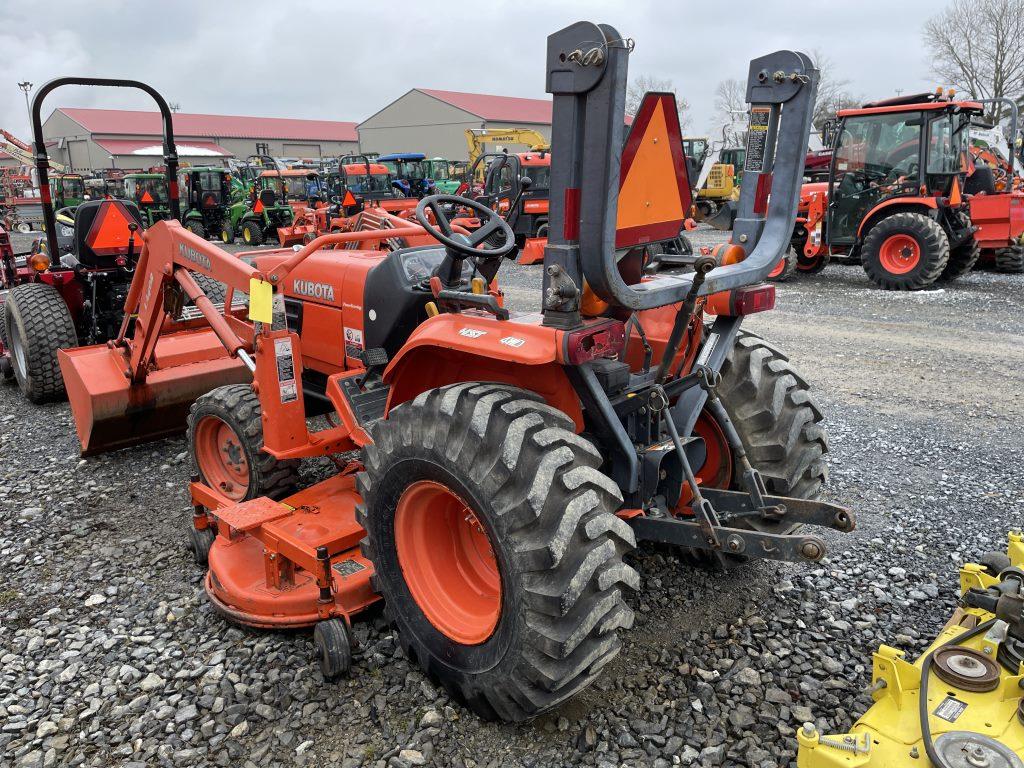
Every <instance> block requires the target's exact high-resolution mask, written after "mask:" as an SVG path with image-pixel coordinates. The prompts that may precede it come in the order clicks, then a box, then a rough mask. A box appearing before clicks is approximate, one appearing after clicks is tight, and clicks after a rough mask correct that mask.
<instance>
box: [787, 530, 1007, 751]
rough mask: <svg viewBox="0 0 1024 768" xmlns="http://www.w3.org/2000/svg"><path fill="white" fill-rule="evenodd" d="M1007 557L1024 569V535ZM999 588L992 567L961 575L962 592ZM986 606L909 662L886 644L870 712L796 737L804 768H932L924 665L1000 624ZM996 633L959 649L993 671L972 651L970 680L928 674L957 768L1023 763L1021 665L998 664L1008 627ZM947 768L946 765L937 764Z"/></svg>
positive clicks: (936, 714)
mask: <svg viewBox="0 0 1024 768" xmlns="http://www.w3.org/2000/svg"><path fill="white" fill-rule="evenodd" d="M1007 554H1008V555H1009V558H1010V562H1011V564H1012V565H1013V566H1014V567H1017V568H1020V567H1022V566H1024V536H1022V535H1021V534H1020V533H1011V534H1010V536H1009V547H1008V551H1007ZM998 583H999V579H998V578H996V577H994V576H991V575H989V573H988V572H987V571H986V569H985V568H984V567H983V566H981V565H977V564H974V563H967V564H965V565H964V566H963V568H962V569H961V571H960V588H961V593H962V594H966V593H967V591H968V590H969V589H971V588H977V589H987V588H989V587H992V586H994V585H996V584H998ZM995 618H996V617H995V615H994V614H992V613H989V612H988V611H986V610H982V609H980V608H970V607H967V608H957V610H956V612H955V613H954V614H953V616H952V618H951V619H950V620H949V622H948V623H947V624H946V626H945V627H944V628H943V630H942V632H940V633H939V635H938V637H936V638H935V641H934V642H933V643H932V644H931V645H930V646H929V647H928V648H927V649H926V650H925V652H924V653H923V654H921V656H920V657H919V658H918V659H917V660H915V661H914V662H909V661H907V660H906V659H905V654H904V652H903V651H899V650H897V649H895V648H890V647H889V646H886V645H883V646H881V647H879V649H878V651H877V652H875V654H874V670H873V673H872V678H871V680H872V691H873V693H872V697H873V699H874V701H875V703H874V705H872V707H871V708H870V709H869V710H868V711H867V712H865V713H864V715H863V716H862V717H861V718H860V720H858V721H857V723H856V724H855V725H854V726H853V728H852V729H851V730H850V731H849V732H848V733H840V734H827V735H825V734H819V733H818V732H817V730H816V729H815V728H814V726H813V724H807V725H805V726H804V727H803V728H802V729H800V731H799V732H798V734H797V738H798V741H799V743H800V750H799V754H798V756H797V766H798V768H839V767H840V766H842V767H843V768H861V767H862V766H870V768H911V767H916V766H920V768H929V766H932V763H931V761H930V760H929V759H928V757H927V755H926V750H925V746H924V742H923V738H922V733H921V719H920V714H919V707H920V693H921V680H922V675H921V672H922V667H923V664H924V662H925V659H927V657H928V656H929V654H931V653H932V652H933V651H935V650H937V649H938V648H940V647H941V646H943V645H945V644H947V643H949V642H950V641H952V640H954V639H955V638H957V637H960V636H963V635H964V634H965V633H968V632H970V630H972V629H974V628H975V627H978V626H979V625H981V624H983V623H985V622H989V621H991V620H993V619H995ZM1000 623H1001V622H997V623H996V624H994V625H993V627H992V628H990V629H988V630H986V631H983V632H981V633H979V634H977V635H976V636H975V637H972V638H970V639H967V640H965V641H963V642H962V643H959V644H957V651H958V652H959V651H960V650H961V649H972V650H973V651H977V652H979V653H980V654H981V656H983V657H984V660H987V659H991V660H992V662H991V668H990V667H989V666H988V665H987V664H986V663H985V661H984V660H981V661H974V657H973V656H971V655H970V654H969V652H968V654H967V655H962V654H961V655H960V661H959V669H961V670H962V671H963V672H964V673H965V674H964V680H965V681H970V680H972V679H973V680H974V682H973V683H972V682H965V683H964V684H960V683H956V684H954V683H951V682H949V680H950V675H949V674H948V673H947V674H945V675H944V676H945V677H946V679H945V680H943V678H942V677H940V675H939V672H938V670H937V667H938V664H937V663H933V664H932V666H931V669H930V671H929V678H928V685H927V695H928V712H929V713H930V714H929V720H928V722H929V726H930V728H931V737H932V740H933V742H934V743H935V744H936V745H937V747H939V750H938V751H939V754H940V755H941V756H942V757H944V758H947V759H948V758H951V759H948V760H947V761H948V765H949V766H950V768H953V767H955V768H960V766H964V767H965V768H967V767H971V766H977V768H1020V767H1021V766H1024V720H1022V717H1024V713H1022V710H1021V706H1022V696H1024V690H1022V688H1021V684H1022V682H1024V674H1022V671H1024V670H1022V668H1021V667H1022V666H1024V665H1018V668H1017V669H1016V670H1014V672H1013V673H1011V672H1010V671H1008V670H1007V668H1006V667H1005V666H1004V665H1002V664H999V663H995V660H996V658H997V655H998V654H999V646H1000V643H1001V642H1003V641H1004V640H1005V624H1004V625H1003V627H1002V628H1000ZM996 668H997V669H998V681H997V682H996V681H993V683H990V684H989V685H988V686H986V685H984V682H983V680H982V678H987V675H986V672H985V670H986V669H991V670H992V671H993V672H994V670H995V669H996ZM993 684H994V688H992V690H988V691H969V690H965V689H964V687H963V685H967V687H990V686H991V685H993ZM936 768H946V766H936Z"/></svg>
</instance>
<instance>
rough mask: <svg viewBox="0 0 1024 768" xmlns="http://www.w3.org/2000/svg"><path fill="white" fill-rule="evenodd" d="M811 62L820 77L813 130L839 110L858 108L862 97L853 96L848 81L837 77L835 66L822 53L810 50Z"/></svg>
mask: <svg viewBox="0 0 1024 768" xmlns="http://www.w3.org/2000/svg"><path fill="white" fill-rule="evenodd" d="M811 60H812V61H813V62H814V66H816V67H817V68H818V71H819V72H820V73H821V76H820V78H819V80H818V98H817V101H815V103H814V117H813V122H814V126H815V128H819V129H820V128H821V126H822V125H823V124H824V122H825V121H826V120H828V119H829V118H833V117H835V116H836V112H838V111H839V110H841V109H849V108H851V107H859V106H860V104H861V102H862V101H863V97H861V96H855V95H854V94H853V93H852V92H851V91H850V90H849V85H850V81H849V80H844V79H842V78H840V77H837V76H836V74H835V64H834V63H833V62H832V59H830V58H829V57H828V55H827V54H825V53H824V52H823V51H820V50H817V49H815V50H812V51H811Z"/></svg>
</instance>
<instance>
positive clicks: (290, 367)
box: [274, 339, 299, 403]
mask: <svg viewBox="0 0 1024 768" xmlns="http://www.w3.org/2000/svg"><path fill="white" fill-rule="evenodd" d="M274 357H275V358H276V359H277V382H278V386H279V387H280V390H281V402H282V403H294V402H295V401H296V400H297V399H298V398H299V388H298V385H297V384H296V382H295V358H294V357H293V356H292V340H291V339H274Z"/></svg>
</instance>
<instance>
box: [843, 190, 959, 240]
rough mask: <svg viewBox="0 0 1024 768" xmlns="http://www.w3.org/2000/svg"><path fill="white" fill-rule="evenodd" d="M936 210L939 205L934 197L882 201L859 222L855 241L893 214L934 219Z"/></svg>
mask: <svg viewBox="0 0 1024 768" xmlns="http://www.w3.org/2000/svg"><path fill="white" fill-rule="evenodd" d="M938 209H939V204H938V202H936V200H935V198H934V197H895V198H893V199H892V200H884V201H883V202H881V203H879V204H878V205H876V206H875V207H874V208H872V209H871V210H870V211H868V213H867V215H866V216H865V217H864V219H863V221H861V223H860V227H859V228H858V229H857V239H858V240H863V239H864V237H865V236H866V235H867V233H868V231H869V230H870V229H871V228H872V227H873V226H875V224H877V223H878V222H879V221H880V220H881V219H883V218H885V217H887V216H892V215H893V214H894V213H905V212H906V213H923V214H924V215H926V216H932V217H934V216H935V215H936V213H937V211H938Z"/></svg>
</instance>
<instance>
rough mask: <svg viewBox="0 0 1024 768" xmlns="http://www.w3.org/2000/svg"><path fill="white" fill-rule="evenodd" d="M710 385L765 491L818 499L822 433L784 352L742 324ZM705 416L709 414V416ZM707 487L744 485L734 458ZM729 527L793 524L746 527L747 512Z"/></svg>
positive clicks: (824, 476)
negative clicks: (728, 473) (724, 474)
mask: <svg viewBox="0 0 1024 768" xmlns="http://www.w3.org/2000/svg"><path fill="white" fill-rule="evenodd" d="M717 391H718V396H719V398H720V399H721V401H722V405H724V406H725V410H726V412H727V413H728V414H729V419H730V420H731V421H732V423H733V426H734V427H736V432H737V433H739V436H740V441H741V442H742V443H743V449H744V450H745V451H746V453H747V458H748V459H749V460H750V463H751V465H752V466H753V467H754V469H756V470H758V472H760V473H761V477H762V478H763V479H764V483H765V487H766V488H767V489H768V492H769V493H771V494H774V495H778V496H790V497H795V498H798V499H816V498H818V496H819V495H820V494H821V489H822V487H823V486H824V484H825V482H826V481H827V480H828V465H827V464H826V463H825V454H826V453H827V452H828V436H827V435H826V433H825V428H824V425H823V424H822V422H823V420H824V417H823V416H822V413H821V409H820V408H819V407H818V404H817V403H816V402H815V401H814V398H813V397H812V396H811V393H810V385H809V384H808V383H807V381H806V379H804V377H803V376H802V375H801V374H800V373H799V372H797V371H796V369H795V368H793V366H792V365H790V362H789V358H788V357H787V356H786V355H785V354H784V353H783V352H782V351H781V350H780V349H778V348H777V347H775V346H774V345H772V344H769V343H768V342H767V341H765V340H764V339H763V338H761V337H760V336H758V335H757V334H756V333H751V332H750V331H744V330H741V331H740V332H739V336H738V337H737V338H736V343H735V345H734V346H733V348H732V351H731V352H730V353H729V356H728V357H727V358H726V359H725V363H724V364H723V366H722V381H721V383H720V384H719V386H718V389H717ZM708 417H709V418H713V417H711V416H710V414H708ZM698 474H699V473H698ZM713 485H718V486H720V487H724V488H728V489H732V490H745V486H744V485H743V483H742V477H741V474H740V468H739V467H738V466H737V464H736V463H735V461H734V462H733V476H732V477H731V478H726V479H725V481H724V482H721V483H713ZM731 525H733V526H735V527H736V528H740V529H748V530H749V529H751V528H755V529H756V530H759V531H764V532H767V533H779V534H787V533H793V532H795V531H796V530H797V529H798V528H799V527H800V526H799V524H786V525H783V524H778V523H776V524H765V523H761V522H758V523H757V524H756V525H751V522H750V518H741V519H740V520H737V521H733V522H732V523H731ZM681 554H682V556H683V558H684V559H685V560H687V561H688V562H690V563H692V564H694V565H699V566H704V567H708V566H712V565H716V566H717V565H718V564H719V562H720V561H719V560H718V558H716V557H714V556H713V555H712V554H711V553H710V552H708V551H707V550H692V549H683V550H681ZM746 559H747V558H745V557H743V556H735V555H727V556H726V557H725V558H724V560H725V561H724V563H723V564H724V565H726V566H734V565H740V564H742V563H744V562H746Z"/></svg>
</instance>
